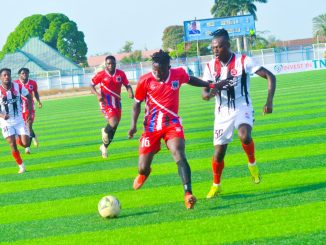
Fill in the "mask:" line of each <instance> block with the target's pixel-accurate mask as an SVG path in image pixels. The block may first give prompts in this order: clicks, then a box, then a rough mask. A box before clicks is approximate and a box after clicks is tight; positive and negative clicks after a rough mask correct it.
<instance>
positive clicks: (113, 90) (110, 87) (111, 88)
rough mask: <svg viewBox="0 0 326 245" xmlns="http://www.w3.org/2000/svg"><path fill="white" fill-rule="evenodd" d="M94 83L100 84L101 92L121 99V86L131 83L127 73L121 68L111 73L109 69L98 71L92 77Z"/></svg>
mask: <svg viewBox="0 0 326 245" xmlns="http://www.w3.org/2000/svg"><path fill="white" fill-rule="evenodd" d="M91 84H92V85H94V86H95V85H97V84H100V92H101V94H102V95H104V96H106V95H109V96H114V97H115V99H118V100H120V94H121V86H122V84H123V85H124V86H128V85H129V81H128V79H127V76H126V74H125V73H124V72H123V71H122V70H119V69H115V73H114V74H113V75H110V73H109V72H108V71H107V70H103V71H100V72H98V73H97V74H96V75H95V76H94V77H93V78H92V82H91Z"/></svg>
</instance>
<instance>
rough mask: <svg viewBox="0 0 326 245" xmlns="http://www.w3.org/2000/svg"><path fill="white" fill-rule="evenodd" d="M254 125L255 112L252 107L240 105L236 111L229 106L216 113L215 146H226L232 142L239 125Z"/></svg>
mask: <svg viewBox="0 0 326 245" xmlns="http://www.w3.org/2000/svg"><path fill="white" fill-rule="evenodd" d="M241 124H248V125H250V126H251V127H252V126H253V124H254V110H253V108H252V106H251V105H249V106H247V105H238V106H236V108H235V110H234V109H233V108H232V109H229V108H228V107H227V106H224V107H221V108H220V110H219V111H218V109H216V111H215V122H214V145H225V144H228V143H230V142H231V141H232V137H233V133H234V129H238V127H239V125H241Z"/></svg>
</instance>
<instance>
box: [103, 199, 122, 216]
mask: <svg viewBox="0 0 326 245" xmlns="http://www.w3.org/2000/svg"><path fill="white" fill-rule="evenodd" d="M120 210H121V204H120V202H119V200H118V199H117V198H116V197H114V196H105V197H103V198H102V199H101V200H100V201H99V203H98V212H99V214H100V215H101V216H102V217H103V218H115V217H118V215H119V214H120Z"/></svg>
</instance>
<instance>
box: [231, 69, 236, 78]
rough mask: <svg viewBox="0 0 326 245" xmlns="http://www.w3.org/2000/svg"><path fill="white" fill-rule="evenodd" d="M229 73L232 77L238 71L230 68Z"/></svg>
mask: <svg viewBox="0 0 326 245" xmlns="http://www.w3.org/2000/svg"><path fill="white" fill-rule="evenodd" d="M230 73H231V75H232V76H233V77H235V76H236V75H238V71H237V70H236V69H232V70H231V71H230Z"/></svg>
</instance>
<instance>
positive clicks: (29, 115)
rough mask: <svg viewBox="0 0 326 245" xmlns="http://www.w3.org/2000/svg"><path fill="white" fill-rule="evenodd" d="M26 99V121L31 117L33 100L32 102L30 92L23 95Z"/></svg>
mask: <svg viewBox="0 0 326 245" xmlns="http://www.w3.org/2000/svg"><path fill="white" fill-rule="evenodd" d="M24 97H25V98H26V99H27V108H28V115H27V120H26V121H27V122H29V121H30V119H31V116H32V115H31V114H32V110H33V102H32V96H31V95H30V94H27V95H25V96H24Z"/></svg>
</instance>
